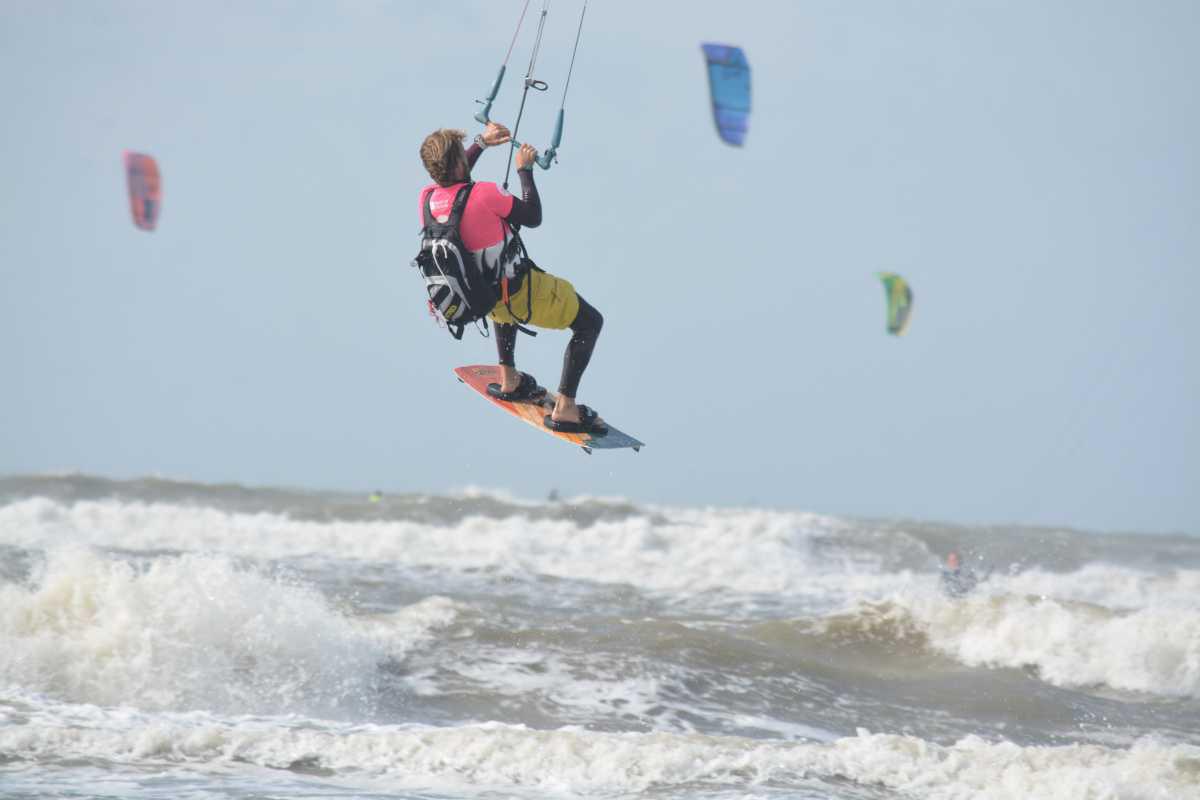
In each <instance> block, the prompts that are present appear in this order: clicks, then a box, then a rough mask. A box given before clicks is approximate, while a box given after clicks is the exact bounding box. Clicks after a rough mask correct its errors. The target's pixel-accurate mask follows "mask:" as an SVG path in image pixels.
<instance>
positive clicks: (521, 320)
mask: <svg viewBox="0 0 1200 800" xmlns="http://www.w3.org/2000/svg"><path fill="white" fill-rule="evenodd" d="M465 138H466V133H464V132H463V131H460V130H452V129H447V128H442V129H439V130H436V131H434V132H433V133H431V134H429V135H428V136H427V137H425V141H424V142H422V144H421V161H422V163H423V164H424V165H425V169H426V171H427V172H428V173H429V177H431V178H432V179H433V181H434V183H432V184H430V185H428V186H426V187H425V188H423V189H422V190H421V195H420V209H421V214H422V224H424V219H425V218H424V214H425V208H426V199H427V198H428V200H429V210H430V213H431V215H432V216H433V217H434V219H437V220H438V221H440V222H445V220H447V219H448V218H449V215H450V213H451V208H452V206H453V204H454V201H455V198H456V197H457V196H458V193H459V190H460V189H462V188H463V187H465V186H467V185H468V183H469V182H470V180H471V169H472V167H474V166H475V162H476V161H477V160H478V158H479V156H480V155H481V154H482V153H483V151H484V149H486V148H488V147H493V146H496V145H501V144H504V143H506V142H509V141H511V139H512V135H511V134H510V133H509V130H508V128H506V127H505V126H503V125H500V124H499V123H496V122H489V123H488V124H487V128H486V129H485V130H484V132H483V133H482V134H480V135H478V136H476V137H475V140H474V143H473V144H472V145H471V146H470V147H469V148H464V147H463V140H464V139H465ZM536 157H537V150H535V149H534V148H533V147H532V146H530V145H528V144H523V145H521V146H520V148H518V149H517V151H516V165H517V177H518V178H519V179H520V181H521V197H520V198H517V197H514V196H513V195H511V194H509V193H508V192H507V191H506V190H505V189H504V188H503V187H500V186H497V185H496V184H495V183H491V182H485V181H480V182H477V183H474V184H473V185H472V186H471V190H470V194H469V195H468V196H467V200H466V206H465V208H464V210H463V211H462V221H461V224H460V229H459V236H460V238H461V239H462V243H463V246H465V248H466V249H467V250H468V251H469V252H470V253H471V255H472V257H474V258H475V259H476V261H477V263H479V264H482V265H485V266H489V267H491V266H493V265H499V266H500V267H503V265H504V263H506V261H509V260H512V261H515V262H516V269H515V270H514V272H515V277H513V278H511V279H501V280H502V281H503V285H502V286H501V288H500V291H499V292H497V294H499V295H500V297H501V299H500V300H499V301H498V302H497V303H496V304H495V306H494V307H493V308H492V309H491V311H490V313H489V314H488V317H489V318H490V319H491V320H492V322H493V323H495V330H496V337H495V338H496V349H497V351H498V354H499V362H500V371H501V375H502V377H503V382H502V383H500V384H492V385H490V386H489V387H488V391H489V393H490V394H492V395H493V396H495V397H497V398H499V399H502V400H510V401H517V402H520V401H530V402H535V401H537V400H538V398H540V397H542V396H544V395H545V392H546V390H545V389H543V388H542V387H540V386H538V383H537V381H536V380H535V379H534V378H533V376H532V375H529V374H527V373H524V372H520V371H518V370H517V367H516V359H515V352H516V345H517V332H518V326H524V325H526V324H528V325H533V326H535V327H538V328H550V329H557V330H561V329H564V328H570V329H571V331H572V336H571V340H570V341H569V342H568V343H567V349H566V353H565V354H564V356H563V368H562V377H561V380H560V382H559V385H558V398H557V400H556V402H555V404H554V409H553V411H552V412H551V413H550V414H547V415H546V416H545V425H546V427H548V428H550V429H552V430H556V431H562V432H564V433H595V434H599V433H603V432H605V431H606V430H607V428H606V426H605V424H604V422H603V421H602V420H601V419H600V417H599V416H598V415H597V414H596V412H595V411H593V410H592V409H590V408H588V407H587V406H585V405H582V404H578V403H576V402H575V397H576V392H577V391H578V389H579V381H580V378H582V377H583V371H584V369H586V368H587V365H588V361H590V360H591V357H592V349H593V348H594V347H595V346H596V338H597V337H598V336H599V335H600V329H601V327H602V326H603V325H604V318H603V317H602V316H601V314H600V312H599V311H597V310H596V309H595V308H594V307H593V306H592V305H591V304H590V303H588V302H587V301H586V300H584V299H583V298H582V297H580V296H579V294H578V293H577V292H576V291H575V288H574V286H572V285H571V283H570V282H569V281H567V280H566V279H564V278H560V277H557V276H555V275H551V274H550V273H548V272H545V271H543V270H541V269H540V268H538V267H537V266H536V265H534V264H533V262H532V261H531V260H529V259H528V257H527V256H526V255H525V253H524V247H523V246H521V245H520V242H519V241H514V239H515V237H516V231H517V230H518V229H519V228H520V227H522V226H523V227H526V228H536V227H537V226H538V225H540V224H541V222H542V206H541V199H540V198H539V197H538V191H537V187H536V186H535V185H534V182H533V164H534V159H535V158H536ZM514 245H516V247H514ZM503 272H504V270H503V269H502V268H501V269H496V270H495V274H501V273H503Z"/></svg>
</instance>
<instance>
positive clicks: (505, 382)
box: [500, 364, 521, 392]
mask: <svg viewBox="0 0 1200 800" xmlns="http://www.w3.org/2000/svg"><path fill="white" fill-rule="evenodd" d="M520 385H521V373H520V372H519V371H518V370H517V368H516V367H508V366H505V365H504V364H501V365H500V391H502V392H515V391H516V390H517V387H518V386H520Z"/></svg>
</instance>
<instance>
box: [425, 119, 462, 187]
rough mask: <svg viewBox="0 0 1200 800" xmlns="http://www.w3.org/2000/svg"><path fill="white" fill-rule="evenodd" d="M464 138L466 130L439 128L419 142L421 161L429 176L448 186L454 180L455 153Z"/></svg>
mask: <svg viewBox="0 0 1200 800" xmlns="http://www.w3.org/2000/svg"><path fill="white" fill-rule="evenodd" d="M465 138H467V132H466V131H459V130H455V129H453V128H439V129H437V130H436V131H434V132H433V133H431V134H429V135H428V136H426V137H425V141H423V142H421V163H423V164H424V165H425V169H426V171H428V172H429V177H431V178H433V179H434V180H435V181H436V182H437V183H438V184H439V185H441V186H449V185H451V184H453V183H454V182H455V180H456V177H455V172H456V170H455V166H456V163H457V154H458V152H459V150H460V147H461V145H462V140H463V139H465Z"/></svg>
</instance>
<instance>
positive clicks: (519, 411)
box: [454, 364, 643, 454]
mask: <svg viewBox="0 0 1200 800" xmlns="http://www.w3.org/2000/svg"><path fill="white" fill-rule="evenodd" d="M454 374H455V375H457V376H458V380H459V381H460V382H462V383H465V384H466V385H467V386H469V387H471V388H472V389H473V390H475V393H476V394H478V395H479V396H480V397H483V398H484V399H486V400H489V401H490V402H491V403H492V404H493V405H496V406H499V407H500V408H502V409H504V410H505V411H507V412H508V413H509V414H512V415H513V416H514V417H516V418H517V419H521V420H524V421H525V422H527V423H529V424H530V425H532V426H533V427H535V428H537V429H538V430H539V431H542V432H543V433H548V434H550V435H551V436H553V437H554V438H556V439H562V440H563V441H564V442H568V443H570V444H573V445H577V446H579V447H582V448H583V451H584V452H585V453H588V454H591V452H592V450H618V449H620V448H622V447H631V448H633V451H634V452H635V453H636V452H637V451H639V450H641V449H642V447H643V444H642V443H641V442H639V441H638V440H637V439H635V438H633V437H632V436H630V435H628V434H626V433H622V432H621V431H619V430H617V429H616V428H614V427H613V426H612V425H609V426H608V432H607V433H604V434H595V433H561V432H560V431H552V430H550V429H549V428H547V427H546V425H545V423H544V422H543V421H542V418H543V417H545V416H546V415H547V414H549V413H550V411H551V410H552V409H553V408H554V403H555V401H556V400H557V397H556V395H555V394H554V392H552V391H550V390H549V389H547V390H546V394H545V395H543V396H542V397H540V398H539V399H537V400H535V401H525V402H511V401H508V400H501V399H499V398H498V397H492V396H491V395H490V394H488V390H487V387H488V384H489V383H500V382H501V379H500V367H497V366H495V365H485V364H474V365H471V366H467V367H456V368H455V370H454ZM606 422H607V421H606Z"/></svg>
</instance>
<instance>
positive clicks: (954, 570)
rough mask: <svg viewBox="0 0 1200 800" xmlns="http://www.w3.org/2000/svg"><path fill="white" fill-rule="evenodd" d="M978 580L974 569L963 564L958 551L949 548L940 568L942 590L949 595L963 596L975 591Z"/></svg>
mask: <svg viewBox="0 0 1200 800" xmlns="http://www.w3.org/2000/svg"><path fill="white" fill-rule="evenodd" d="M979 581H980V578H979V575H977V574H976V573H975V570H973V569H971V568H970V567H965V566H963V564H962V561H961V559H960V558H959V557H958V553H956V552H954V551H953V550H951V551H950V553H949V555H947V556H946V566H945V567H943V568H942V591H943V592H944V593H945V594H947V595H949V596H950V597H965V596H966V595H968V594H970V593H971V592H973V591H975V587H976V586H978V585H979Z"/></svg>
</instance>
